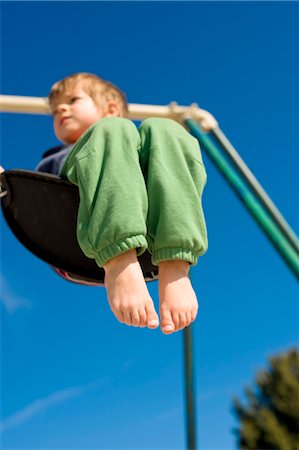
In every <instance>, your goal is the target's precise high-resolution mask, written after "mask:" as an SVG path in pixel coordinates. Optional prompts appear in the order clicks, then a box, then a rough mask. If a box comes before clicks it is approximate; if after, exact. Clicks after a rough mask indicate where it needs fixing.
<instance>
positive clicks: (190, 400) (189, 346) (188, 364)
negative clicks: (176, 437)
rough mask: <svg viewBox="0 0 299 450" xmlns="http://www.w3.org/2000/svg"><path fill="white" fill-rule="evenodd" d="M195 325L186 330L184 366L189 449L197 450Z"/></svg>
mask: <svg viewBox="0 0 299 450" xmlns="http://www.w3.org/2000/svg"><path fill="white" fill-rule="evenodd" d="M192 330H193V325H192V324H191V325H189V326H188V327H186V328H185V329H184V366H185V405H186V406H185V408H186V431H187V435H186V438H187V449H188V450H196V448H197V446H196V445H197V436H196V401H195V395H194V392H195V376H194V367H193V362H194V358H193V338H192V334H193V333H192Z"/></svg>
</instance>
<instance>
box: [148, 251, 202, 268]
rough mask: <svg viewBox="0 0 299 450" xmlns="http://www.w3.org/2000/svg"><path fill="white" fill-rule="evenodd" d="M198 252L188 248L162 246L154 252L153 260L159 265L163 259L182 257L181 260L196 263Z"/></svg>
mask: <svg viewBox="0 0 299 450" xmlns="http://www.w3.org/2000/svg"><path fill="white" fill-rule="evenodd" d="M198 256H199V255H198V254H196V253H194V251H193V250H187V249H184V248H160V249H159V250H155V251H154V252H153V254H152V262H153V264H154V265H156V266H158V265H159V263H160V262H161V261H167V260H170V259H180V260H181V261H187V262H189V263H190V264H192V265H195V264H196V263H197V260H198Z"/></svg>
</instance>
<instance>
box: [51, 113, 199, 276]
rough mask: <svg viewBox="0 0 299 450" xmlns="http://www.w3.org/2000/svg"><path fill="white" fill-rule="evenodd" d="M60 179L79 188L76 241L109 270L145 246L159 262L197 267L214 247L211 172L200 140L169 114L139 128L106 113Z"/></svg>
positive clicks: (73, 152)
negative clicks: (206, 200) (210, 244)
mask: <svg viewBox="0 0 299 450" xmlns="http://www.w3.org/2000/svg"><path fill="white" fill-rule="evenodd" d="M60 175H61V176H63V177H67V178H68V179H69V181H71V182H72V183H74V184H76V185H77V186H78V187H79V193H80V205H79V211H78V220H77V238H78V242H79V244H80V247H81V248H82V250H83V252H84V253H85V255H86V256H88V257H89V258H94V259H95V261H96V263H97V264H98V265H99V266H100V267H102V266H103V265H104V264H105V263H106V262H107V261H109V260H110V259H111V258H113V257H115V256H117V255H119V254H121V253H123V252H126V251H128V250H130V249H134V248H135V249H136V250H137V253H138V255H140V254H142V253H143V252H144V251H145V250H146V248H148V249H149V251H150V253H151V254H152V261H153V263H154V264H157V265H158V264H159V262H160V261H163V260H169V259H181V260H185V261H188V262H190V263H191V264H196V262H197V259H198V256H199V255H202V254H203V253H204V252H205V251H206V249H207V233H206V226H205V220H204V215H203V211H202V205H201V196H202V191H203V188H204V185H205V183H206V172H205V168H204V166H203V162H202V157H201V154H200V149H199V145H198V142H197V140H196V139H195V138H193V137H192V136H191V135H190V134H189V133H188V132H187V131H186V130H185V129H184V128H183V127H182V126H181V125H179V124H178V123H177V122H175V121H172V120H170V119H157V118H152V119H147V120H145V121H144V122H143V123H142V124H141V126H140V127H139V128H138V129H137V127H136V126H135V125H134V123H133V122H132V121H131V120H129V119H125V118H117V117H106V118H103V119H101V120H100V121H99V122H97V123H96V124H95V125H93V126H92V127H91V128H89V129H88V130H87V131H86V132H85V133H84V134H83V135H82V136H81V138H80V139H79V140H78V141H77V143H76V144H75V146H74V147H73V149H72V150H71V152H70V154H69V156H68V158H67V160H66V161H65V163H64V166H63V168H62V171H61V174H60Z"/></svg>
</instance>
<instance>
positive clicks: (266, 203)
mask: <svg viewBox="0 0 299 450" xmlns="http://www.w3.org/2000/svg"><path fill="white" fill-rule="evenodd" d="M210 135H212V136H213V137H214V138H215V139H216V141H217V144H219V145H220V146H221V149H222V150H223V152H224V154H225V156H227V157H228V158H229V160H230V161H231V163H232V164H233V166H234V168H235V169H236V170H237V172H238V173H239V174H240V175H241V176H242V178H243V179H244V180H245V181H246V183H247V185H248V186H249V187H250V189H251V190H252V192H253V193H254V195H255V197H256V198H257V199H258V201H259V202H260V203H261V204H262V206H263V207H264V209H265V210H266V212H267V213H268V214H269V215H270V217H271V218H272V219H273V221H274V222H275V224H276V225H277V226H278V228H279V229H280V231H281V232H282V233H283V235H284V236H285V238H286V239H287V240H288V241H289V243H290V244H291V246H292V247H293V249H294V250H295V252H297V253H298V254H299V241H298V238H297V236H296V234H295V232H294V231H293V230H292V229H291V227H290V226H289V224H288V223H287V222H286V220H285V219H284V217H283V216H282V214H281V212H280V211H279V210H278V209H277V207H276V206H275V204H274V203H273V202H272V200H271V198H270V197H269V196H268V194H267V193H266V192H265V190H264V189H263V187H262V186H261V184H260V183H259V182H258V180H257V179H256V178H255V176H254V175H253V173H252V172H251V171H250V169H249V167H248V166H247V165H246V164H245V162H244V161H243V160H242V158H241V157H240V155H239V153H238V152H237V150H236V149H235V148H234V147H233V145H232V144H231V143H230V141H229V140H228V139H227V137H226V136H225V134H224V133H223V132H222V130H221V129H220V128H219V127H216V128H213V129H212V130H211V131H210Z"/></svg>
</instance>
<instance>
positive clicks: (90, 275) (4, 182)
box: [0, 95, 299, 450]
mask: <svg viewBox="0 0 299 450" xmlns="http://www.w3.org/2000/svg"><path fill="white" fill-rule="evenodd" d="M0 111H2V112H15V113H29V114H49V108H48V104H47V102H46V100H45V99H43V98H36V97H17V96H8V95H3V96H0ZM148 117H169V118H172V119H174V120H177V121H178V122H180V123H182V124H183V125H184V126H185V127H186V128H187V129H188V130H189V131H190V133H191V134H192V135H193V136H194V137H195V138H196V139H198V141H199V143H200V145H201V148H202V149H203V150H204V151H205V152H206V153H207V155H208V156H209V157H210V158H211V160H212V161H213V163H214V164H215V165H216V167H217V168H218V170H219V171H220V172H221V173H222V175H223V176H224V178H225V179H226V181H227V182H228V183H229V184H230V186H231V187H232V189H233V190H234V192H235V193H236V194H237V195H238V197H239V198H240V200H241V201H242V203H243V204H244V206H245V207H246V208H247V210H248V211H249V213H250V214H251V216H252V217H253V218H254V219H255V221H256V222H257V223H258V225H259V226H260V227H261V229H262V230H263V232H264V233H265V235H266V236H267V237H268V239H269V240H270V242H271V243H272V244H273V245H274V248H275V249H276V250H277V251H278V253H279V254H280V256H281V257H282V259H283V260H284V261H285V263H286V264H287V265H288V267H289V268H290V270H291V271H292V273H293V274H294V275H295V276H296V277H297V278H299V241H298V238H297V236H296V235H295V233H294V231H293V230H292V229H291V228H290V226H289V225H288V223H287V222H286V220H285V219H284V218H283V216H282V214H281V213H280V212H279V210H278V209H277V207H276V206H275V205H274V203H273V202H272V201H271V199H270V198H269V196H268V195H267V193H266V192H265V191H264V189H263V188H262V186H261V185H260V183H259V182H258V181H257V179H256V178H255V177H254V175H253V174H252V172H251V171H250V170H249V168H248V167H247V165H246V164H245V162H244V161H243V160H242V159H241V157H240V155H239V154H238V152H237V151H236V150H235V149H234V147H233V146H232V145H231V143H230V142H229V141H228V139H227V138H226V136H225V135H224V134H223V132H222V131H221V129H220V128H219V126H218V123H217V121H216V120H215V118H214V117H213V116H212V115H211V114H210V113H209V112H207V111H205V110H203V109H201V108H198V107H197V105H195V104H194V105H191V106H190V107H184V106H178V105H177V104H175V103H171V104H170V105H168V106H153V105H136V104H130V105H129V118H131V119H132V120H144V119H145V118H148ZM0 182H1V193H0V196H1V197H2V202H1V203H2V210H3V213H4V216H5V218H6V221H7V223H8V225H9V226H10V228H11V229H12V231H13V232H14V233H15V235H16V236H17V238H18V239H19V240H20V241H21V242H22V244H23V245H25V246H26V247H27V248H28V249H29V250H30V251H32V252H33V253H34V254H35V255H36V256H38V257H40V258H41V259H43V260H44V261H46V262H47V263H49V264H50V265H51V266H53V267H54V269H55V270H56V272H57V273H58V274H59V275H61V276H63V277H64V278H65V279H68V280H70V281H74V282H77V283H83V284H103V281H104V280H103V272H101V271H99V268H98V267H96V266H95V264H94V263H93V262H92V261H90V260H88V258H86V257H84V255H83V254H82V252H81V251H80V249H79V247H78V244H77V242H76V237H75V228H74V227H75V217H76V211H77V207H78V202H79V198H78V192H77V190H76V188H75V187H74V186H73V185H71V184H70V183H68V182H66V181H63V180H60V179H59V177H56V176H53V175H45V174H35V173H33V172H30V171H19V170H16V171H4V172H3V173H2V174H1V176H0ZM41 186H43V189H41ZM57 188H59V192H62V196H61V203H60V201H59V202H58V206H57V196H56V193H57ZM24 192H26V197H27V198H28V193H30V198H33V199H34V202H36V203H35V206H34V211H37V212H36V213H35V214H34V216H35V218H34V223H32V222H33V220H32V214H31V215H28V211H27V214H26V199H25V200H24V198H23V197H22V195H23V193H24ZM42 192H43V193H44V195H45V196H46V198H47V199H48V201H49V202H50V203H49V204H50V205H51V204H52V205H53V207H51V206H50V207H47V209H48V211H46V212H43V211H42V210H43V208H42V205H43V203H44V200H43V198H44V197H42V195H43V194H41V193H42ZM54 200H55V202H54ZM66 200H68V201H66ZM67 204H68V207H67V206H66V205H67ZM54 205H55V208H57V207H58V208H62V209H63V216H64V220H65V221H66V222H65V223H66V224H67V227H66V228H63V225H62V224H61V222H60V221H59V217H61V216H62V214H57V209H55V208H54ZM27 209H28V208H27ZM49 214H52V216H51V220H50V219H49ZM48 223H51V227H52V228H53V235H54V242H55V241H57V242H58V240H59V239H63V242H64V245H65V251H64V254H63V255H62V254H60V253H58V249H59V248H60V249H61V244H60V245H58V246H57V248H56V247H55V245H54V246H53V245H52V244H51V242H53V239H52V240H47V239H45V236H46V235H48V233H47V232H46V230H47V228H48ZM40 224H42V225H40ZM52 225H53V226H52ZM69 225H70V227H71V228H69ZM68 231H69V232H68ZM44 241H46V242H44ZM140 263H141V266H142V269H143V273H144V276H145V279H146V281H150V280H153V279H157V278H158V272H157V268H156V267H155V266H153V265H152V264H151V262H150V257H149V255H148V254H145V255H144V256H142V257H141V259H140ZM184 350H185V388H186V411H187V447H188V449H190V450H191V449H195V448H196V425H195V424H196V411H195V402H194V371H193V367H192V361H193V356H192V355H193V352H192V327H188V328H186V329H185V330H184Z"/></svg>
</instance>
